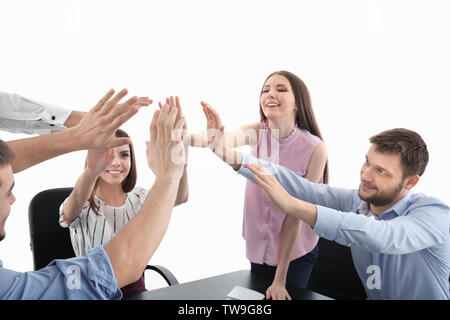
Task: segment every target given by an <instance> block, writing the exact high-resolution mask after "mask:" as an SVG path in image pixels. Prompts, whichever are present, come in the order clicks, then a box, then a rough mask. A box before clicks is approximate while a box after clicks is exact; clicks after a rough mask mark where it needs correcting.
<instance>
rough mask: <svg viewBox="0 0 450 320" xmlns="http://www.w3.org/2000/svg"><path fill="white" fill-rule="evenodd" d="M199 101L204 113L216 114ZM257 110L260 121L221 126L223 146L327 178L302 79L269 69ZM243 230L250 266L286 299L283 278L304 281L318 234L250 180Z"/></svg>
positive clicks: (197, 137)
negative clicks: (229, 127)
mask: <svg viewBox="0 0 450 320" xmlns="http://www.w3.org/2000/svg"><path fill="white" fill-rule="evenodd" d="M201 104H202V106H203V111H204V112H205V114H207V113H214V114H217V112H216V111H215V110H214V109H213V108H211V106H210V105H208V104H207V103H204V102H202V103H201ZM259 114H260V121H259V122H255V123H251V124H248V125H244V126H241V127H240V128H238V129H237V130H234V131H226V132H224V134H223V142H224V147H231V148H234V147H239V146H242V145H250V146H251V147H252V149H251V154H252V155H253V156H255V157H257V158H260V159H264V160H268V161H272V162H277V163H279V164H281V165H283V166H286V167H288V168H290V169H291V170H293V171H295V172H296V173H297V174H298V175H299V176H302V177H305V178H306V179H308V180H310V181H312V182H316V183H327V182H328V165H327V159H328V155H327V152H326V149H325V145H324V143H323V141H322V135H321V133H320V130H319V126H318V124H317V121H316V119H315V116H314V112H313V108H312V104H311V99H310V95H309V91H308V88H307V87H306V85H305V83H304V82H303V81H302V80H301V79H300V78H299V77H298V76H296V75H295V74H293V73H291V72H289V71H277V72H273V73H272V74H270V75H269V76H268V77H267V78H266V80H265V81H264V84H263V87H262V89H261V92H260V97H259ZM217 118H219V117H218V115H217ZM221 128H222V130H223V126H222V127H221ZM211 134H213V132H211V131H209V132H208V134H205V132H202V133H200V134H192V135H188V143H189V144H190V145H193V146H202V147H206V146H207V144H208V141H209V139H208V135H209V136H210V135H211ZM243 236H244V238H245V242H246V255H247V258H248V259H249V260H250V263H251V269H252V271H253V272H257V273H262V274H265V275H267V276H268V277H272V278H273V279H274V280H273V283H272V285H271V286H270V287H269V288H268V289H267V292H266V297H267V298H268V299H276V300H283V299H290V298H291V297H290V296H289V293H288V292H287V290H286V284H288V285H291V286H295V287H299V288H304V287H306V285H307V283H308V280H309V277H310V275H311V272H312V268H313V266H314V263H315V262H316V260H317V257H318V246H317V242H318V239H319V238H318V237H317V236H316V235H315V234H314V232H312V230H311V228H309V226H307V225H306V224H304V223H301V221H300V220H299V219H296V218H295V217H292V216H288V217H286V216H285V215H284V214H283V213H282V212H280V210H279V209H278V208H277V207H276V206H275V205H274V204H273V203H272V201H271V200H270V199H269V198H268V197H267V195H266V194H265V193H264V190H262V189H261V188H260V187H259V186H257V185H255V184H253V183H247V186H246V190H245V202H244V223H243Z"/></svg>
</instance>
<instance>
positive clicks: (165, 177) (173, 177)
mask: <svg viewBox="0 0 450 320" xmlns="http://www.w3.org/2000/svg"><path fill="white" fill-rule="evenodd" d="M180 178H181V177H180V175H179V174H178V173H175V172H173V171H170V172H164V173H161V174H158V175H157V176H156V179H155V183H156V182H160V183H163V184H168V185H172V184H178V183H179V182H180Z"/></svg>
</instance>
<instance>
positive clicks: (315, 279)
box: [307, 238, 367, 300]
mask: <svg viewBox="0 0 450 320" xmlns="http://www.w3.org/2000/svg"><path fill="white" fill-rule="evenodd" d="M307 288H308V289H309V290H312V291H315V292H318V293H321V294H323V295H326V296H328V297H330V298H334V299H339V300H358V299H367V295H366V293H365V291H364V287H363V285H362V283H361V280H360V278H359V276H358V274H357V272H356V269H355V266H354V264H353V259H352V254H351V251H350V248H349V247H346V246H342V245H340V244H338V243H336V242H334V241H330V240H327V239H324V238H320V239H319V257H318V259H317V262H316V263H315V265H314V268H313V271H312V273H311V277H310V279H309V283H308V286H307Z"/></svg>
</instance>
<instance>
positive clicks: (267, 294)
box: [266, 291, 272, 300]
mask: <svg viewBox="0 0 450 320" xmlns="http://www.w3.org/2000/svg"><path fill="white" fill-rule="evenodd" d="M266 299H267V300H270V299H272V295H271V294H270V291H266Z"/></svg>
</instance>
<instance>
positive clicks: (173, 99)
mask: <svg viewBox="0 0 450 320" xmlns="http://www.w3.org/2000/svg"><path fill="white" fill-rule="evenodd" d="M170 106H171V107H174V106H175V98H174V97H173V96H170Z"/></svg>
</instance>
